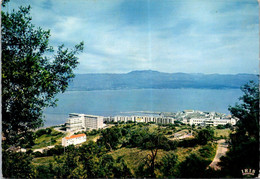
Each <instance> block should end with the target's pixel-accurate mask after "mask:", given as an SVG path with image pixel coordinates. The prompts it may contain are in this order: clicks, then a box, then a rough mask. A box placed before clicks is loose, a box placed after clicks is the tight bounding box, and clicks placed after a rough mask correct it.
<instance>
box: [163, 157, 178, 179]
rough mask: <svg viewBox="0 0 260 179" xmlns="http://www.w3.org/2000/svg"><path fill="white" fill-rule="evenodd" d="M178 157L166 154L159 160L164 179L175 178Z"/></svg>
mask: <svg viewBox="0 0 260 179" xmlns="http://www.w3.org/2000/svg"><path fill="white" fill-rule="evenodd" d="M177 162H178V156H177V155H175V154H167V155H165V156H164V157H163V158H162V160H161V171H162V173H163V176H164V177H171V178H172V177H176V174H177V171H176V170H177V169H176V164H177Z"/></svg>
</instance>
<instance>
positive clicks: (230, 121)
mask: <svg viewBox="0 0 260 179" xmlns="http://www.w3.org/2000/svg"><path fill="white" fill-rule="evenodd" d="M183 123H185V124H189V125H193V124H194V125H211V126H218V125H226V124H231V125H235V124H236V119H234V118H223V119H221V118H215V119H214V118H191V119H185V120H183Z"/></svg>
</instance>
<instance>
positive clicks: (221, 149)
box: [209, 139, 228, 170]
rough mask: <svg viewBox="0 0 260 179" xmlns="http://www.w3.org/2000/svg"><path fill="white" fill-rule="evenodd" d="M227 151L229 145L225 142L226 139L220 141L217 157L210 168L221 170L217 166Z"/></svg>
mask: <svg viewBox="0 0 260 179" xmlns="http://www.w3.org/2000/svg"><path fill="white" fill-rule="evenodd" d="M227 150H228V144H227V143H226V142H225V139H221V140H218V146H217V152H216V155H215V157H214V159H213V161H212V162H211V164H210V165H209V166H210V167H211V168H214V169H215V170H220V167H219V166H218V165H217V163H218V162H220V157H222V156H224V155H225V154H226V152H227Z"/></svg>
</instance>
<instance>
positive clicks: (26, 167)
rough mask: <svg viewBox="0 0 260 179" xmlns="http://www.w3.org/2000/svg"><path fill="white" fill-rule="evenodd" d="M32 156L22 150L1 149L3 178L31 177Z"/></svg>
mask: <svg viewBox="0 0 260 179" xmlns="http://www.w3.org/2000/svg"><path fill="white" fill-rule="evenodd" d="M31 161H32V157H31V156H30V155H28V154H26V153H22V152H11V151H6V150H2V166H3V168H2V172H3V176H4V177H5V178H31V177H32V167H33V166H32V165H31Z"/></svg>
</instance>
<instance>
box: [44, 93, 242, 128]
mask: <svg viewBox="0 0 260 179" xmlns="http://www.w3.org/2000/svg"><path fill="white" fill-rule="evenodd" d="M241 95H242V92H241V90H240V89H221V90H215V89H137V90H132V89H131V90H102V91H68V92H65V93H64V94H60V95H58V99H59V102H58V103H57V104H58V106H57V107H56V108H47V109H46V110H45V112H44V115H45V120H46V122H45V126H51V125H57V124H62V123H64V122H66V120H67V117H68V114H69V113H85V114H93V115H102V116H113V115H117V114H120V112H127V111H158V112H177V111H182V110H185V109H195V110H200V111H216V112H221V113H226V114H228V113H229V111H228V106H229V105H232V106H233V105H234V104H235V102H238V97H239V96H241Z"/></svg>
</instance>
